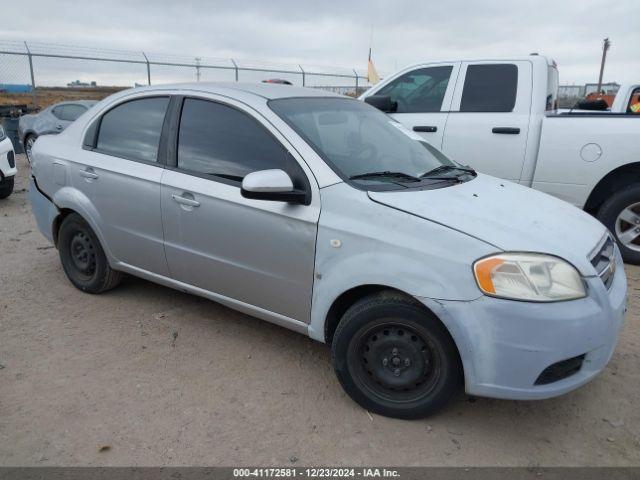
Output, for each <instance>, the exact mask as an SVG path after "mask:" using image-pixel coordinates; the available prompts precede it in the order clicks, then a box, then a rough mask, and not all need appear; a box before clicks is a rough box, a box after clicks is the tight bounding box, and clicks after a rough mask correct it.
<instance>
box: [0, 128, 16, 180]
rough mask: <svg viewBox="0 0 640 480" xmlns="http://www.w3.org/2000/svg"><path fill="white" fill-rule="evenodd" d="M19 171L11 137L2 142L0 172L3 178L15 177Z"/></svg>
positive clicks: (0, 143) (0, 147)
mask: <svg viewBox="0 0 640 480" xmlns="http://www.w3.org/2000/svg"><path fill="white" fill-rule="evenodd" d="M17 172H18V169H17V167H16V157H15V153H14V151H13V144H12V143H11V140H9V138H5V139H4V140H2V141H1V142H0V173H2V178H5V177H13V176H14V175H15V174H16V173H17Z"/></svg>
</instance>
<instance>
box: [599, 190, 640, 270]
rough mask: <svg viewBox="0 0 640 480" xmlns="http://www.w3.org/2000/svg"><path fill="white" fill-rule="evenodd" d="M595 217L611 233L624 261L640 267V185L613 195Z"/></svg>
mask: <svg viewBox="0 0 640 480" xmlns="http://www.w3.org/2000/svg"><path fill="white" fill-rule="evenodd" d="M597 217H598V220H600V221H601V222H602V223H604V225H605V226H606V227H607V228H608V229H609V230H610V231H611V233H613V236H614V237H615V239H616V242H617V244H618V247H619V248H620V253H621V254H622V258H623V259H624V261H625V262H627V263H631V264H633V265H640V185H630V186H628V187H626V188H624V189H622V190H620V191H618V192H616V193H615V194H613V195H612V196H611V197H610V198H609V199H608V200H607V201H605V202H604V204H603V205H602V206H601V207H600V209H599V210H598V214H597ZM627 220H628V221H627ZM625 234H626V235H625ZM634 235H635V237H633V236H634ZM629 239H631V240H629Z"/></svg>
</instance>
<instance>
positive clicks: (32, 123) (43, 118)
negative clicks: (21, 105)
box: [18, 100, 98, 162]
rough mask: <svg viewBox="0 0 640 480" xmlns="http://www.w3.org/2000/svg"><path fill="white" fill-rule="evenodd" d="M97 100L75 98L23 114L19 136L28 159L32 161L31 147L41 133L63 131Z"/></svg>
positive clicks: (19, 126) (19, 124)
mask: <svg viewBox="0 0 640 480" xmlns="http://www.w3.org/2000/svg"><path fill="white" fill-rule="evenodd" d="M96 103H98V102H97V101H95V100H74V101H72V102H60V103H56V104H53V105H50V106H48V107H47V108H45V109H44V110H42V111H41V112H38V113H35V114H30V115H23V116H21V117H20V121H19V123H18V136H19V138H20V143H22V145H23V147H24V151H25V153H26V154H27V159H28V160H29V162H31V149H32V148H33V144H34V142H35V141H36V139H37V138H38V137H39V136H40V135H46V134H56V133H60V132H62V131H63V130H64V129H65V128H67V127H68V126H69V125H71V123H72V122H73V121H75V120H76V119H77V118H78V117H79V116H80V115H82V114H83V113H84V112H86V111H87V110H89V108H91V107H93V106H94V105H95V104H96Z"/></svg>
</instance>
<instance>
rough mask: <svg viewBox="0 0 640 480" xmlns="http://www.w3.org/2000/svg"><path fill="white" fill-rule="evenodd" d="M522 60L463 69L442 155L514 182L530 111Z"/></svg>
mask: <svg viewBox="0 0 640 480" xmlns="http://www.w3.org/2000/svg"><path fill="white" fill-rule="evenodd" d="M531 88H532V67H531V63H530V62H527V61H518V62H495V61H491V62H465V63H463V64H462V66H461V69H460V74H459V75H458V81H457V83H456V89H455V93H454V96H453V102H452V108H451V113H450V114H449V117H448V118H447V126H446V128H445V131H444V139H443V142H442V150H443V151H444V153H446V154H447V155H448V156H449V157H451V158H452V159H453V160H456V161H457V162H460V163H462V164H464V165H470V166H471V167H473V168H475V169H477V170H479V171H480V172H483V173H487V174H489V175H494V176H497V177H501V178H505V179H507V180H513V181H519V180H520V177H521V173H522V167H523V164H524V160H525V153H526V142H527V134H528V131H529V120H530V117H531V116H530V111H531Z"/></svg>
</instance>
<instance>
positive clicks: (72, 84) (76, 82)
mask: <svg viewBox="0 0 640 480" xmlns="http://www.w3.org/2000/svg"><path fill="white" fill-rule="evenodd" d="M97 86H98V84H97V83H96V82H91V83H86V82H81V81H80V80H74V81H73V82H69V83H67V87H71V88H95V87H97Z"/></svg>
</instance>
